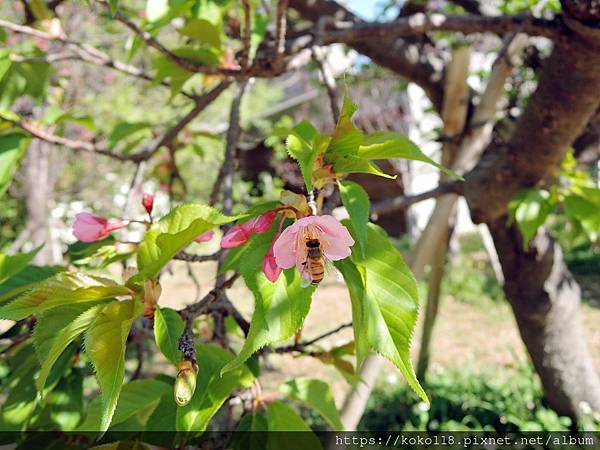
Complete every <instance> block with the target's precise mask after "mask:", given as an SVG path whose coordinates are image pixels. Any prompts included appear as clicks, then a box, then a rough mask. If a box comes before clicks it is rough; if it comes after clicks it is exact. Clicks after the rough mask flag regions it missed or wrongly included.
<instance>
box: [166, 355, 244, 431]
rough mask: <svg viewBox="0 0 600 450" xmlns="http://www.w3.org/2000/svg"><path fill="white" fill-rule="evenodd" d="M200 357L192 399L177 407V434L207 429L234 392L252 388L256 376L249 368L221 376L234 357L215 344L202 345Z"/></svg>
mask: <svg viewBox="0 0 600 450" xmlns="http://www.w3.org/2000/svg"><path fill="white" fill-rule="evenodd" d="M196 355H197V359H198V363H199V366H200V370H199V372H198V378H197V380H196V390H195V392H194V396H193V397H192V400H191V401H190V402H189V403H188V404H187V405H186V406H183V407H180V408H177V431H187V432H189V431H195V432H201V431H204V430H206V427H207V426H208V422H209V421H210V419H211V418H212V417H213V416H214V415H215V413H216V412H217V411H218V410H219V408H220V407H221V405H223V403H224V402H225V400H226V399H227V397H229V395H230V394H231V391H232V390H234V389H238V388H243V387H248V386H250V385H251V383H252V380H253V379H254V377H253V376H252V373H251V372H250V371H249V370H248V368H247V367H246V366H243V365H241V366H238V367H237V369H236V370H233V371H229V372H228V373H226V374H224V375H223V376H221V375H220V373H221V371H222V369H223V367H224V365H225V364H226V363H228V362H230V361H231V360H232V359H233V357H234V356H233V354H232V353H230V352H228V351H227V350H223V349H222V348H220V347H217V346H215V345H199V346H197V347H196Z"/></svg>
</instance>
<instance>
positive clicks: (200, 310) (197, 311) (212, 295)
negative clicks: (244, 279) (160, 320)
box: [179, 272, 240, 319]
mask: <svg viewBox="0 0 600 450" xmlns="http://www.w3.org/2000/svg"><path fill="white" fill-rule="evenodd" d="M239 277H240V274H239V272H236V273H234V274H233V275H232V276H231V277H229V278H227V279H226V280H225V281H223V282H222V283H220V284H219V285H218V286H216V287H215V288H214V289H212V290H211V291H210V292H209V293H208V294H206V295H205V296H204V297H202V299H201V300H200V301H198V302H195V303H192V304H191V305H188V306H186V307H185V308H183V309H181V310H180V311H179V315H180V316H181V317H182V318H184V319H188V318H189V319H193V318H194V317H197V316H200V315H202V314H206V313H207V312H208V311H209V307H210V306H211V305H212V304H213V303H214V302H215V301H216V300H217V299H218V297H219V295H220V294H221V292H223V291H224V290H226V289H229V288H230V287H231V286H233V283H234V282H235V280H237V279H238V278H239Z"/></svg>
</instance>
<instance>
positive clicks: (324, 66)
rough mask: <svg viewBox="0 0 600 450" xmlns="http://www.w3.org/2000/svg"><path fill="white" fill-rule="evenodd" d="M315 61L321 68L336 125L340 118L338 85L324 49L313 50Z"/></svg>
mask: <svg viewBox="0 0 600 450" xmlns="http://www.w3.org/2000/svg"><path fill="white" fill-rule="evenodd" d="M312 54H313V59H314V60H315V62H316V63H317V65H318V66H319V72H320V73H321V77H322V78H323V84H324V85H325V89H326V90H327V95H328V97H329V105H330V107H331V114H332V115H333V124H334V125H335V124H336V123H337V121H338V119H339V117H340V109H339V107H338V104H337V84H336V82H335V77H334V76H333V72H332V71H331V68H330V67H329V64H328V63H327V57H326V54H325V52H324V50H323V47H320V46H318V45H315V46H313V48H312Z"/></svg>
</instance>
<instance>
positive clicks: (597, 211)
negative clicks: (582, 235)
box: [564, 187, 600, 241]
mask: <svg viewBox="0 0 600 450" xmlns="http://www.w3.org/2000/svg"><path fill="white" fill-rule="evenodd" d="M564 204H565V213H566V214H567V216H569V217H570V218H572V219H574V220H576V221H577V222H579V223H580V224H581V226H582V228H583V230H584V231H585V232H586V234H587V235H588V236H589V238H590V239H591V240H592V241H595V240H596V239H597V238H598V234H599V233H600V189H597V188H588V187H579V188H578V193H575V192H571V193H569V195H565V199H564Z"/></svg>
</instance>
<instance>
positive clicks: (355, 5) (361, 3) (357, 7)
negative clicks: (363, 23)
mask: <svg viewBox="0 0 600 450" xmlns="http://www.w3.org/2000/svg"><path fill="white" fill-rule="evenodd" d="M345 3H346V4H347V5H348V6H349V7H350V9H352V11H353V12H355V13H357V14H358V15H359V16H361V17H362V18H363V19H367V20H372V19H374V18H375V14H376V11H378V10H379V9H380V8H378V7H377V4H378V3H379V0H346V1H345Z"/></svg>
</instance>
